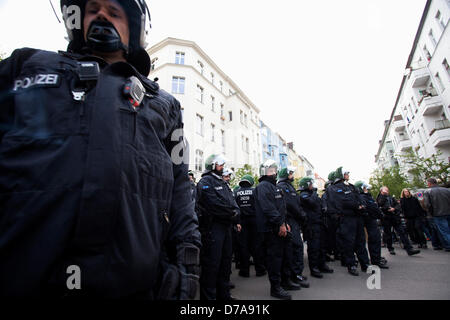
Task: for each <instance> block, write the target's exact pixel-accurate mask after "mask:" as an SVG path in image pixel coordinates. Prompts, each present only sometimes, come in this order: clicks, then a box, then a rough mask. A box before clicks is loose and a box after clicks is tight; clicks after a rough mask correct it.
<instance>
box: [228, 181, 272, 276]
mask: <svg viewBox="0 0 450 320" xmlns="http://www.w3.org/2000/svg"><path fill="white" fill-rule="evenodd" d="M254 184H255V180H254V179H253V177H252V176H251V175H249V174H246V175H244V176H243V177H242V178H241V180H240V181H239V187H238V188H237V189H236V191H235V199H236V202H237V204H238V206H239V208H240V213H241V215H240V216H241V218H240V221H241V226H242V230H241V232H240V234H239V245H240V250H241V253H240V258H241V263H240V270H239V276H241V277H245V278H248V277H250V256H252V257H253V262H254V264H255V271H256V276H257V277H261V276H264V275H265V274H266V273H267V272H266V268H265V266H264V252H263V247H262V242H263V234H262V233H260V232H258V230H257V228H256V207H255V188H253V185H254Z"/></svg>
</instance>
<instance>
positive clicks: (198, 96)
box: [196, 85, 203, 103]
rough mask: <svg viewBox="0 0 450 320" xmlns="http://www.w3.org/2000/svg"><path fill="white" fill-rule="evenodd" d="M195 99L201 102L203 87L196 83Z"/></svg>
mask: <svg viewBox="0 0 450 320" xmlns="http://www.w3.org/2000/svg"><path fill="white" fill-rule="evenodd" d="M196 98H197V100H198V101H200V102H201V103H203V88H202V87H201V86H200V85H197V97H196Z"/></svg>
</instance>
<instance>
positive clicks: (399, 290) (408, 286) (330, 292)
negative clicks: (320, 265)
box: [231, 242, 450, 300]
mask: <svg viewBox="0 0 450 320" xmlns="http://www.w3.org/2000/svg"><path fill="white" fill-rule="evenodd" d="M428 245H429V249H421V253H420V254H418V255H415V256H411V257H410V256H408V255H407V254H406V252H405V251H404V250H403V249H401V248H400V247H399V245H398V244H396V245H394V247H395V251H396V255H390V254H389V252H388V251H387V249H386V248H382V256H383V257H385V258H386V259H387V260H388V265H389V269H387V270H384V269H382V270H381V289H379V290H378V289H372V290H370V289H368V288H367V285H366V282H367V279H368V277H369V276H370V275H369V274H367V273H363V272H362V271H361V269H360V268H359V269H358V272H359V276H358V277H355V276H352V275H350V274H349V273H348V272H347V269H346V268H345V267H342V266H341V265H340V261H334V262H328V265H329V266H330V267H331V268H332V269H334V273H332V274H324V277H323V278H322V279H317V278H313V277H311V276H310V274H309V268H308V267H307V253H306V250H305V270H304V272H303V275H305V276H307V277H308V281H309V283H310V287H309V288H302V289H301V290H299V291H289V292H290V293H291V295H292V299H293V300H346V299H349V300H356V299H360V300H394V299H396V300H411V299H413V300H414V299H424V300H436V299H445V300H447V299H450V277H449V271H450V253H449V252H445V251H443V250H439V251H435V250H433V249H432V248H431V243H430V242H428ZM305 247H306V246H305ZM305 249H306V248H305ZM231 281H232V282H233V283H234V284H235V285H236V288H235V289H233V290H231V293H232V295H233V296H234V297H236V298H238V299H240V300H254V299H260V300H272V299H274V298H272V297H271V296H270V292H269V290H270V285H269V280H268V278H267V276H264V277H256V276H255V271H254V268H253V266H251V269H250V278H242V277H239V276H238V270H236V269H234V263H233V274H232V275H231Z"/></svg>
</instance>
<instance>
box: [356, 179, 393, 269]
mask: <svg viewBox="0 0 450 320" xmlns="http://www.w3.org/2000/svg"><path fill="white" fill-rule="evenodd" d="M355 188H356V190H358V192H359V193H360V196H361V198H362V201H363V205H364V207H365V209H364V210H365V212H366V214H365V215H363V225H364V227H365V228H366V230H367V246H368V248H369V255H370V262H371V263H372V264H373V265H376V266H378V267H380V268H381V269H389V267H388V266H387V265H386V261H385V260H383V259H382V258H381V232H380V228H379V227H378V221H377V220H378V219H382V218H383V214H382V212H381V210H380V208H379V207H378V205H377V203H376V202H375V200H374V199H373V197H372V195H371V194H370V193H369V190H370V185H368V184H367V183H365V182H363V181H358V182H356V183H355Z"/></svg>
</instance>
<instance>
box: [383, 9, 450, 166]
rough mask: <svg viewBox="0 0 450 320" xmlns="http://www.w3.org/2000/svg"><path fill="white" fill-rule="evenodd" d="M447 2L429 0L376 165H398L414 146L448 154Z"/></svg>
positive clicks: (449, 36)
mask: <svg viewBox="0 0 450 320" xmlns="http://www.w3.org/2000/svg"><path fill="white" fill-rule="evenodd" d="M449 18H450V1H449V0H428V1H427V3H426V5H425V9H424V12H423V15H422V18H421V21H420V24H419V28H418V30H417V33H416V37H415V39H414V43H413V46H412V49H411V52H410V54H409V57H408V61H407V64H406V70H405V75H404V77H403V79H402V82H401V85H400V90H399V92H398V95H397V99H396V102H395V105H394V109H393V110H392V113H391V117H390V119H389V120H387V121H386V122H385V130H384V133H383V137H382V140H380V145H379V149H378V152H377V155H376V156H375V161H376V163H377V165H378V167H379V168H380V169H384V168H389V167H391V166H393V165H395V164H400V166H402V167H403V168H404V172H405V173H407V169H408V168H407V167H406V166H404V164H403V162H402V158H401V155H402V154H404V153H405V152H407V151H408V150H413V151H414V152H416V153H417V154H418V155H419V156H422V157H430V156H431V155H433V154H437V153H438V151H440V152H442V156H441V158H442V160H445V161H449V159H450V122H449V118H450V110H449V108H450V69H449V61H450V29H449V26H448V25H449Z"/></svg>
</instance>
